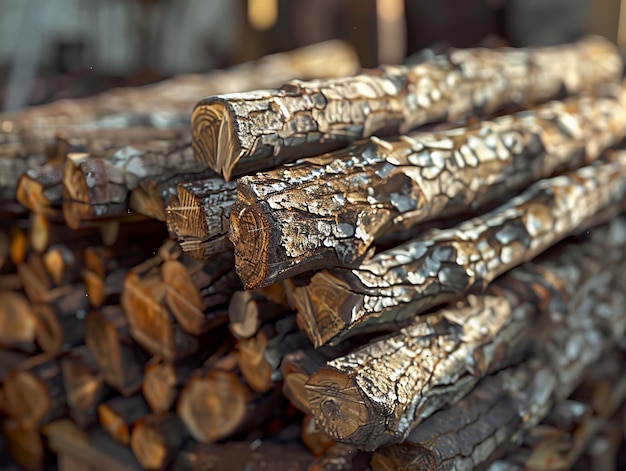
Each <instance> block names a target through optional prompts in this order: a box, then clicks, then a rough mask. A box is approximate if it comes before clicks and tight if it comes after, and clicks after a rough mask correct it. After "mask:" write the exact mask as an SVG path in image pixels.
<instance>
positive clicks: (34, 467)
mask: <svg viewBox="0 0 626 471" xmlns="http://www.w3.org/2000/svg"><path fill="white" fill-rule="evenodd" d="M2 436H3V438H4V441H5V446H6V449H7V450H8V451H9V453H10V455H11V458H12V459H13V461H14V462H15V463H16V464H17V465H18V466H19V467H20V468H21V469H23V470H25V471H41V470H42V469H44V465H45V464H46V461H47V460H46V458H47V456H46V449H45V447H44V444H43V440H42V438H41V434H40V433H39V429H37V428H26V429H25V428H23V427H21V426H20V424H19V423H18V422H17V421H15V420H12V419H4V420H3V421H2Z"/></svg>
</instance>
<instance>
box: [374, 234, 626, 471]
mask: <svg viewBox="0 0 626 471" xmlns="http://www.w3.org/2000/svg"><path fill="white" fill-rule="evenodd" d="M620 231H621V237H622V240H624V232H623V227H622V229H620ZM603 250H604V248H603V247H602V246H600V247H596V248H595V253H596V255H599V254H600V253H601V252H602V251H603ZM587 263H588V264H597V265H598V267H597V270H598V272H599V273H600V275H597V276H595V277H594V278H593V279H590V280H588V282H587V283H584V286H582V287H580V286H579V287H578V288H579V289H578V291H576V296H574V297H572V299H571V300H570V302H569V303H568V308H569V312H568V315H567V316H565V319H564V322H563V323H562V324H561V325H560V327H559V328H557V329H554V330H553V332H552V333H551V334H550V335H549V336H548V339H547V341H546V342H543V343H542V345H541V348H540V350H539V352H538V353H537V354H536V358H535V360H536V361H530V362H526V363H523V364H521V365H520V366H517V367H513V368H511V369H508V370H504V371H503V372H502V373H499V374H498V376H502V377H507V376H508V379H507V380H506V384H507V386H505V387H504V388H503V387H501V386H499V387H496V388H495V392H496V397H497V396H499V395H501V394H502V392H503V389H504V391H506V390H508V392H507V393H506V394H508V395H509V396H510V398H509V399H508V400H509V401H512V403H509V404H508V405H507V406H506V407H504V410H503V411H502V412H495V411H494V402H496V397H494V396H493V394H490V393H488V392H485V384H486V382H487V383H488V382H489V381H492V380H494V377H493V376H490V377H487V378H485V380H483V381H481V383H479V385H478V386H477V387H476V388H475V389H474V390H473V391H472V392H470V394H469V395H467V396H466V397H465V398H464V399H462V400H461V401H459V402H458V403H457V404H455V405H454V406H452V407H451V408H449V409H446V410H443V411H440V412H438V413H436V414H434V415H432V416H431V417H430V418H428V419H426V420H425V421H424V422H423V423H422V424H421V425H419V426H418V427H417V428H416V429H415V430H414V431H413V432H411V434H410V435H409V436H408V438H407V440H406V443H407V444H409V445H413V446H414V448H413V451H412V452H409V453H408V454H407V455H406V456H410V458H409V459H408V460H406V459H402V460H401V461H400V462H401V463H402V462H403V461H406V462H409V461H410V462H412V464H411V466H412V467H408V468H406V467H401V466H399V465H398V463H397V462H396V468H394V469H415V466H418V467H419V464H420V463H424V464H426V463H430V467H428V468H427V467H426V466H424V469H447V468H446V467H447V466H449V464H446V463H452V462H453V463H455V466H457V467H465V466H468V465H471V466H474V467H478V466H484V465H485V464H487V463H488V462H489V461H492V460H494V459H496V458H497V457H498V455H500V456H501V455H502V454H503V453H504V452H505V451H506V448H505V447H504V446H503V445H504V444H506V443H509V444H511V443H513V442H514V441H515V440H516V439H517V437H519V436H520V434H524V433H526V432H527V431H528V430H529V429H530V428H532V427H534V426H535V425H537V424H538V423H539V422H540V421H541V420H542V419H543V418H544V417H545V416H546V415H547V414H548V412H549V411H550V410H551V409H552V407H553V406H554V404H556V403H558V402H560V401H563V400H564V399H565V398H567V397H568V396H569V395H570V394H571V392H572V391H573V390H574V389H575V388H576V386H577V385H578V384H579V383H580V382H581V380H582V379H583V377H584V373H585V370H586V369H587V368H589V366H590V365H592V364H593V363H594V362H596V361H598V360H599V359H600V358H601V356H602V355H603V354H604V353H605V352H607V351H608V350H610V348H611V347H612V346H613V345H615V344H616V342H617V341H618V340H620V339H621V338H622V335H623V333H624V331H625V330H626V318H625V317H624V311H623V307H622V303H623V290H624V281H623V280H621V279H619V277H618V278H615V277H612V275H611V274H610V273H607V274H605V273H604V272H603V271H602V270H603V268H604V266H600V263H601V262H599V261H595V260H593V261H588V262H587ZM622 269H623V268H622ZM576 277H577V275H574V278H576ZM599 312H603V314H602V315H600V314H599ZM568 349H571V350H569V351H568ZM512 377H517V378H523V377H526V378H527V380H525V381H524V382H520V381H517V380H516V381H512V380H510V379H511V378H512ZM620 389H621V388H620ZM479 404H482V405H479ZM464 405H465V406H464ZM505 410H506V411H512V410H516V411H520V410H521V411H524V413H523V415H521V416H520V414H513V416H514V417H513V420H512V421H511V422H509V424H508V425H504V424H503V423H502V420H503V419H505V418H506V415H507V412H505ZM481 411H482V412H481ZM522 419H523V420H522ZM466 424H473V426H467V425H466ZM464 425H465V426H464ZM461 435H462V436H461ZM451 437H454V438H453V439H451ZM387 450H389V453H396V452H398V450H399V448H397V447H390V448H388V449H387ZM399 451H400V453H399V454H403V453H404V452H407V451H408V450H406V449H404V450H399ZM377 454H378V453H377ZM381 454H386V452H382V451H381Z"/></svg>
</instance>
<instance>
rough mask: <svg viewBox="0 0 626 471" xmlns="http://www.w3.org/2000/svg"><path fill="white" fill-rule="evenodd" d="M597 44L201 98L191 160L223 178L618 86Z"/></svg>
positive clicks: (602, 45)
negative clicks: (477, 115) (466, 118)
mask: <svg viewBox="0 0 626 471" xmlns="http://www.w3.org/2000/svg"><path fill="white" fill-rule="evenodd" d="M621 69H622V64H621V61H620V58H619V56H618V54H617V51H616V49H615V47H614V46H613V45H611V44H609V43H608V42H607V41H606V40H602V39H600V38H587V39H585V40H583V41H580V42H578V43H574V44H569V45H564V46H557V47H549V48H536V49H515V50H511V49H500V50H497V49H466V50H452V51H451V52H449V53H448V54H444V55H440V56H436V57H434V58H433V59H430V60H426V61H424V62H422V63H420V64H418V65H416V66H414V67H402V66H387V67H381V68H380V69H376V70H372V71H370V72H368V73H364V74H361V75H357V76H355V77H347V78H339V79H334V80H317V81H310V82H304V81H298V80H295V81H291V82H288V83H286V84H284V85H283V86H282V88H281V89H279V90H259V91H254V92H249V93H241V94H232V95H226V96H216V97H210V98H207V99H205V100H204V101H201V102H200V103H198V104H197V105H196V107H195V109H194V112H193V115H192V129H193V141H194V148H195V150H196V156H197V158H198V159H199V160H200V161H202V162H203V163H205V164H206V165H208V166H209V167H211V168H212V169H213V170H215V171H216V172H218V173H221V174H222V175H224V177H225V178H226V180H229V179H230V176H231V175H233V174H239V175H241V174H242V173H246V172H250V171H252V170H259V169H263V168H269V167H271V166H274V165H277V164H278V163H280V162H284V161H286V160H289V159H292V160H295V159H296V158H298V157H305V156H309V155H315V154H319V153H321V152H325V151H328V150H331V149H338V148H340V147H342V146H344V145H345V144H346V143H348V142H349V141H351V140H355V139H360V138H363V137H369V136H372V135H378V136H382V135H389V134H398V133H406V132H407V131H409V130H411V129H413V128H415V127H418V126H420V125H423V124H426V123H432V122H436V121H450V122H454V121H456V120H458V119H459V118H461V117H463V116H466V115H468V114H472V113H491V112H493V111H495V110H497V109H500V108H502V107H503V106H505V105H511V104H516V105H527V104H529V103H533V102H539V101H545V100H548V99H550V98H554V97H555V96H556V95H558V94H559V93H561V92H562V91H563V90H565V91H566V92H567V93H569V94H573V93H578V92H580V91H581V90H583V89H585V88H590V87H593V86H595V85H598V84H599V83H603V82H609V81H615V80H617V79H619V77H620V74H621Z"/></svg>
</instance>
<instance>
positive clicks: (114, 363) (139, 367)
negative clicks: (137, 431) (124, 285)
mask: <svg viewBox="0 0 626 471" xmlns="http://www.w3.org/2000/svg"><path fill="white" fill-rule="evenodd" d="M84 328H85V344H86V345H87V347H88V348H89V351H90V352H91V354H92V355H93V357H94V360H95V362H96V363H97V365H98V367H99V369H100V371H101V372H102V376H103V377H104V380H105V381H106V383H107V384H108V385H110V386H111V387H112V388H114V389H116V390H117V391H119V392H120V393H121V394H122V395H123V396H131V395H133V394H135V393H137V392H138V391H139V389H140V388H141V382H142V374H143V367H144V364H145V363H146V361H147V359H148V355H147V354H146V353H145V352H143V351H142V350H140V349H139V348H138V347H137V345H135V344H134V343H133V342H132V339H131V336H130V329H129V326H128V322H127V320H126V317H125V316H124V312H123V311H122V309H121V308H120V307H119V306H105V307H103V308H101V309H98V310H94V311H91V312H89V313H88V314H87V317H86V318H85V326H84Z"/></svg>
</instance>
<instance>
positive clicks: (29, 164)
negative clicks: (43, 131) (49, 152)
mask: <svg viewBox="0 0 626 471" xmlns="http://www.w3.org/2000/svg"><path fill="white" fill-rule="evenodd" d="M1 120H2V118H0V121H1ZM3 134H4V133H3V132H2V131H1V130H0V201H1V202H11V201H14V200H15V192H16V188H17V182H18V180H19V178H20V176H21V175H22V174H23V173H24V172H26V171H27V170H28V169H29V168H34V167H39V166H40V165H43V164H44V163H45V162H46V149H45V146H43V145H39V144H38V143H31V142H25V143H23V144H22V145H18V144H3V143H1V140H2V135H3Z"/></svg>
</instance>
